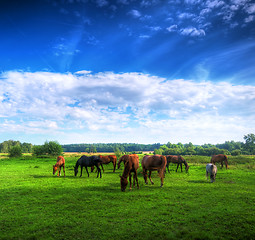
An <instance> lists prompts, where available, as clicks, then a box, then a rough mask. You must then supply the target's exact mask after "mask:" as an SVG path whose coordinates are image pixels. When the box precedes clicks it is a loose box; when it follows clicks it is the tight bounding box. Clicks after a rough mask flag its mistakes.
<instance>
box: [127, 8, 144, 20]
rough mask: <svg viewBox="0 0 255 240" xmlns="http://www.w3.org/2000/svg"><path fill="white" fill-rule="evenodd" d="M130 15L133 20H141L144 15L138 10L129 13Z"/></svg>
mask: <svg viewBox="0 0 255 240" xmlns="http://www.w3.org/2000/svg"><path fill="white" fill-rule="evenodd" d="M128 14H129V15H131V16H132V17H133V18H140V17H141V16H142V14H141V13H140V12H139V11H138V10H135V9H133V10H131V11H129V12H128Z"/></svg>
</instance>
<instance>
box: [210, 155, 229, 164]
mask: <svg viewBox="0 0 255 240" xmlns="http://www.w3.org/2000/svg"><path fill="white" fill-rule="evenodd" d="M222 161H227V156H226V155H225V154H218V155H213V156H212V158H211V163H216V162H222Z"/></svg>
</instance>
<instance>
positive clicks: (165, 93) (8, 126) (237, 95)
mask: <svg viewBox="0 0 255 240" xmlns="http://www.w3.org/2000/svg"><path fill="white" fill-rule="evenodd" d="M0 101H1V104H0V132H1V134H4V133H8V134H9V135H10V134H11V133H15V134H16V133H17V132H18V133H21V134H22V133H24V134H30V135H31V138H32V136H33V134H44V135H47V136H49V139H51V138H52V137H50V136H53V135H54V136H58V135H59V136H61V138H59V139H56V140H58V141H59V142H60V143H62V141H64V140H63V139H66V140H65V143H67V140H68V134H70V135H71V136H72V135H75V134H76V133H78V132H81V133H82V132H83V133H84V141H83V142H91V141H92V140H91V139H93V142H105V141H106V139H107V135H108V136H109V138H108V142H119V141H122V142H143V143H153V142H162V143H164V142H168V141H173V139H175V140H176V141H177V142H178V141H181V142H185V141H191V142H193V143H197V144H203V143H205V142H211V143H216V142H222V141H225V140H232V139H233V140H237V138H238V137H239V138H242V137H243V135H245V134H247V133H249V132H252V129H253V126H254V124H255V121H254V117H253V116H254V113H255V112H254V109H253V106H254V104H255V87H254V86H246V85H240V86H233V85H231V84H230V83H227V82H220V83H212V82H210V81H201V82H195V81H191V80H190V81H187V80H183V79H176V80H168V79H164V78H159V77H156V76H150V75H146V74H142V73H118V74H117V73H112V72H102V73H94V74H93V73H91V72H90V71H79V72H76V73H75V74H71V73H66V74H58V73H50V72H35V73H31V72H15V71H13V72H5V73H3V74H2V75H1V76H0ZM233 129H235V131H233ZM85 133H86V134H85ZM88 136H90V139H88ZM62 137H63V138H62ZM101 137H102V138H101ZM229 137H231V138H232V139H229ZM102 139H104V140H102ZM44 140H45V139H44ZM79 140H80V138H79ZM209 140H210V141H209ZM31 142H33V141H32V140H31ZM72 142H76V140H75V139H71V138H69V143H72Z"/></svg>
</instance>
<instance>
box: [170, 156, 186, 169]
mask: <svg viewBox="0 0 255 240" xmlns="http://www.w3.org/2000/svg"><path fill="white" fill-rule="evenodd" d="M166 159H167V164H166V168H167V170H168V172H169V173H170V170H169V163H176V164H177V168H176V172H177V170H178V168H179V166H181V172H182V164H184V165H185V170H186V172H188V170H189V165H188V163H187V161H186V160H185V159H184V158H183V157H182V156H175V155H167V156H166Z"/></svg>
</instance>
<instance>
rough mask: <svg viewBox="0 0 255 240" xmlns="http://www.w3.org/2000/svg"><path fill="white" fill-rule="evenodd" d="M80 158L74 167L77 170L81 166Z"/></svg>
mask: <svg viewBox="0 0 255 240" xmlns="http://www.w3.org/2000/svg"><path fill="white" fill-rule="evenodd" d="M81 161H82V158H79V159H78V160H77V162H76V165H75V167H76V168H78V167H79V166H80V165H81Z"/></svg>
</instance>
